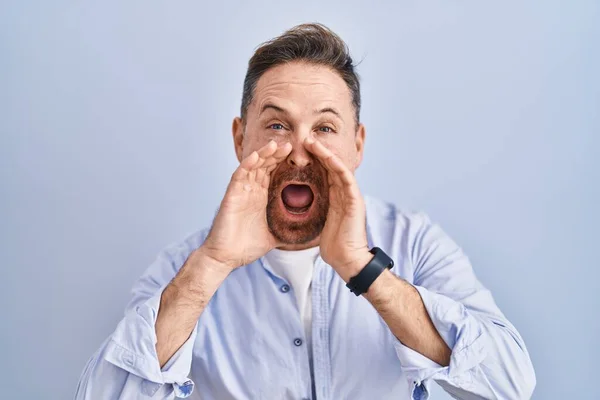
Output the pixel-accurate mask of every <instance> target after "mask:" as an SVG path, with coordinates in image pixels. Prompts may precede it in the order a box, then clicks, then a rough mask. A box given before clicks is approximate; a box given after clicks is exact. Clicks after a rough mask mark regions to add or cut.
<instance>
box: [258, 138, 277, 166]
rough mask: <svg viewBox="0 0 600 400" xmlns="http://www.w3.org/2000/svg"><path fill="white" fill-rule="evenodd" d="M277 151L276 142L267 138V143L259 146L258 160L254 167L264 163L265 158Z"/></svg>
mask: <svg viewBox="0 0 600 400" xmlns="http://www.w3.org/2000/svg"><path fill="white" fill-rule="evenodd" d="M276 151H277V143H276V142H275V141H274V140H269V143H267V144H266V145H264V146H263V147H261V148H260V149H259V150H258V151H257V153H258V157H259V160H258V162H257V163H256V165H254V168H260V167H262V165H263V164H264V162H265V160H267V159H269V158H270V157H271V156H272V155H273V154H275V152H276Z"/></svg>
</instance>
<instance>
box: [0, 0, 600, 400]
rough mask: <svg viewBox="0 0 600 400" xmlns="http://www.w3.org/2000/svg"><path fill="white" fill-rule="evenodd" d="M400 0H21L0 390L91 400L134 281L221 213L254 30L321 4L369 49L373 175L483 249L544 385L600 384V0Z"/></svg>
mask: <svg viewBox="0 0 600 400" xmlns="http://www.w3.org/2000/svg"><path fill="white" fill-rule="evenodd" d="M354 3H356V4H354ZM369 3H370V4H369ZM388 3H392V2H391V1H390V2H380V3H379V2H367V1H364V2H360V3H359V2H348V1H340V2H337V3H327V4H322V3H321V2H320V1H314V2H306V1H302V2H300V1H298V2H294V3H288V4H284V2H281V1H273V2H267V1H261V2H257V1H253V2H242V1H240V2H233V1H229V0H228V1H217V2H210V3H203V2H200V1H195V2H191V1H179V2H160V3H159V2H151V1H129V2H123V1H101V2H96V4H92V3H91V2H76V1H37V2H34V1H16V0H15V1H9V2H3V3H2V5H0V133H1V142H0V179H1V182H2V185H1V196H0V226H1V231H0V234H1V236H0V254H1V255H2V265H1V274H2V275H1V279H0V282H1V283H0V285H1V287H0V289H1V290H0V293H1V294H0V296H1V299H2V319H1V321H2V322H1V329H0V335H1V336H0V344H1V354H2V358H1V360H0V365H1V367H0V369H1V374H0V376H1V379H2V384H1V385H0V390H1V392H0V397H2V398H6V399H9V398H17V397H18V398H19V399H68V398H71V396H72V394H73V393H74V389H75V386H76V383H77V379H78V377H79V374H80V372H81V370H82V368H83V366H84V364H85V362H86V360H87V359H88V357H89V356H90V355H91V354H92V353H93V352H94V351H95V349H96V348H97V347H98V346H99V345H100V343H101V341H102V340H103V339H104V338H106V337H107V336H108V335H109V334H110V333H111V331H112V330H113V329H114V327H115V326H116V323H117V321H118V320H119V319H120V318H121V315H122V312H123V308H124V306H125V304H126V303H127V301H128V298H129V290H130V288H131V286H132V284H133V282H134V281H135V280H136V279H137V277H138V276H139V275H140V274H141V273H142V271H143V270H144V269H145V268H146V266H147V265H148V264H149V263H150V262H151V261H152V260H153V258H154V256H155V255H156V254H157V252H158V251H159V250H160V249H162V248H163V247H164V246H165V245H167V244H169V243H172V242H174V241H178V240H180V239H182V238H183V237H184V236H185V235H187V234H188V233H190V232H192V231H194V230H196V229H199V228H201V227H204V226H206V225H207V224H208V223H209V221H210V218H211V216H212V214H213V212H214V209H215V207H216V206H217V205H218V203H219V201H220V198H221V196H222V194H223V192H224V189H225V186H226V184H227V182H228V179H229V176H230V173H231V172H232V171H233V169H234V168H235V166H236V160H235V158H234V152H233V149H232V141H231V137H230V126H231V119H232V117H233V116H234V115H236V114H237V112H238V108H239V102H240V97H241V89H242V81H243V78H244V73H245V68H246V64H247V61H248V58H249V57H250V56H251V54H252V51H253V49H254V47H255V46H257V45H258V44H259V43H260V42H262V41H264V40H267V39H269V38H271V37H273V36H275V35H277V34H279V33H281V32H282V31H283V30H285V29H287V28H289V27H291V26H293V25H295V24H297V23H301V22H307V21H315V20H318V21H321V22H323V23H325V24H327V25H329V26H330V27H331V28H332V29H334V30H335V31H337V32H338V33H339V34H340V35H341V36H342V37H343V38H344V39H345V40H346V41H347V42H348V43H349V45H350V48H351V50H352V52H353V54H354V56H355V58H356V59H358V60H362V63H361V64H360V66H359V72H360V74H361V76H362V83H363V104H364V107H363V112H362V120H363V122H364V123H365V124H366V126H367V132H368V133H367V144H366V158H365V161H364V164H363V165H362V167H361V168H360V169H359V172H358V178H359V182H360V185H361V188H362V190H363V192H364V193H369V194H372V195H376V196H379V197H383V198H386V199H388V200H391V201H394V202H396V203H398V204H401V205H403V206H405V207H406V208H409V209H418V210H424V211H427V212H428V213H429V214H430V215H431V216H432V218H433V219H434V220H436V221H438V222H440V224H441V225H442V227H444V228H445V230H446V231H447V232H448V233H449V234H450V235H451V236H452V237H453V238H454V239H455V240H456V241H457V242H458V243H460V244H461V245H462V246H463V247H464V248H465V249H466V251H467V253H468V254H469V255H470V256H471V259H472V262H473V264H474V267H475V269H476V272H477V274H478V276H479V277H480V278H481V280H482V281H483V282H484V283H485V284H486V285H487V286H488V287H489V288H490V289H491V290H492V291H493V293H494V295H495V298H496V300H497V302H498V304H499V305H500V307H501V308H502V310H503V311H504V312H505V314H506V315H507V316H508V317H509V318H510V319H511V320H512V321H513V322H514V324H515V325H516V326H517V327H518V328H519V330H520V331H521V333H522V335H523V336H524V338H525V340H526V343H527V344H528V347H529V350H530V353H531V355H532V358H533V361H534V364H535V367H536V371H537V377H538V386H537V390H536V393H535V395H534V398H535V399H566V398H577V399H598V398H600V390H599V389H598V387H597V376H598V373H597V371H598V360H599V359H600V351H599V348H600V345H599V343H598V340H599V339H598V338H599V337H600V323H599V321H598V319H599V316H600V311H599V310H598V308H599V306H600V301H599V298H600V284H599V281H600V273H599V272H598V271H599V268H600V263H599V262H598V247H599V244H598V238H599V236H600V235H599V230H598V229H599V228H598V227H599V226H600V213H599V212H598V206H599V205H600V193H599V186H600V162H599V161H598V156H599V151H600V146H599V144H600V139H599V136H600V117H599V114H600V44H599V43H600V5H599V2H597V1H595V2H593V1H587V2H586V1H572V2H567V1H543V2H542V1H539V2H529V3H528V4H523V2H516V1H515V2H512V1H511V2H505V1H502V2H495V3H494V4H491V2H480V1H470V2H462V3H457V2H449V1H438V2H428V3H425V2H418V1H402V2H396V3H398V4H396V5H391V4H388ZM434 393H435V396H434V398H435V399H445V398H447V396H446V395H445V394H442V391H441V390H439V389H438V390H436V391H435V392H434Z"/></svg>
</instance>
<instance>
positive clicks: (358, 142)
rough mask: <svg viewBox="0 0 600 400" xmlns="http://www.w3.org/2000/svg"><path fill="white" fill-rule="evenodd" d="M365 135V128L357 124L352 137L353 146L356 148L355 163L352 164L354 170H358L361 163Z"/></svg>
mask: <svg viewBox="0 0 600 400" xmlns="http://www.w3.org/2000/svg"><path fill="white" fill-rule="evenodd" d="M366 134H367V132H366V129H365V126H364V125H363V124H359V125H358V129H357V130H356V135H355V136H354V144H355V146H356V161H355V164H354V169H356V168H358V166H359V165H360V164H361V163H362V160H363V153H364V149H365V136H366Z"/></svg>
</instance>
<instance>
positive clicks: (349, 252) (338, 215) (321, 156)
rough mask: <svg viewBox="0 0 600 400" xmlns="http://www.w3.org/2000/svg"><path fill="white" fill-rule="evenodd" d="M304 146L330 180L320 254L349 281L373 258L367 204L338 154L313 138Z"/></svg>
mask: <svg viewBox="0 0 600 400" xmlns="http://www.w3.org/2000/svg"><path fill="white" fill-rule="evenodd" d="M304 147H305V148H306V149H307V150H308V151H309V152H310V153H312V154H313V155H314V156H315V157H316V158H317V159H318V160H319V161H320V162H321V164H322V165H323V167H325V169H326V170H327V178H328V180H329V211H328V213H327V222H326V223H325V226H324V227H323V231H322V232H321V243H320V247H321V257H322V258H323V260H324V261H325V262H326V263H327V264H329V265H331V266H332V267H333V268H334V269H335V270H336V272H337V273H338V274H339V275H340V276H341V278H342V279H344V281H346V282H347V281H348V280H350V278H352V277H353V276H355V275H356V274H358V273H359V272H360V270H361V269H362V268H363V267H364V266H365V265H367V263H368V262H369V261H370V260H371V259H372V258H373V255H372V254H371V253H369V247H368V243H367V227H366V211H365V203H364V200H363V197H362V195H361V194H360V190H359V188H358V183H357V182H356V178H355V177H354V174H352V172H351V171H350V169H348V167H346V165H344V163H343V162H342V160H341V159H340V158H339V157H338V156H336V155H335V154H333V153H332V152H331V151H330V150H329V149H328V148H326V147H325V146H323V144H322V143H321V142H319V141H317V140H315V139H313V138H307V139H305V141H304Z"/></svg>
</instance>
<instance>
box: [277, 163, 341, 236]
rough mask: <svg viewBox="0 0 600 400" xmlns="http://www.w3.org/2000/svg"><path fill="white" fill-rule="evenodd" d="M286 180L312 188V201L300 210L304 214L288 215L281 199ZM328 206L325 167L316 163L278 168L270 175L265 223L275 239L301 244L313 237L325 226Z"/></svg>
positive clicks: (288, 182)
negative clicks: (294, 216)
mask: <svg viewBox="0 0 600 400" xmlns="http://www.w3.org/2000/svg"><path fill="white" fill-rule="evenodd" d="M283 165H285V166H287V165H286V164H283ZM290 184H294V185H307V186H308V187H310V190H311V191H312V196H313V197H312V202H311V203H310V205H309V206H308V209H307V210H306V211H304V213H306V215H305V218H300V219H296V218H292V215H291V214H290V213H289V208H288V207H287V206H286V205H285V202H284V201H283V198H282V191H283V189H285V188H286V187H287V186H288V185H290ZM328 210H329V185H328V183H327V182H326V173H325V170H324V168H323V167H322V166H321V165H320V164H319V163H312V164H309V165H308V166H307V167H304V168H302V169H299V168H287V169H283V170H279V169H278V170H276V171H275V173H274V174H273V176H272V177H271V182H270V184H269V198H268V202H267V225H268V227H269V230H270V231H271V234H272V235H273V236H274V237H275V239H277V240H278V241H280V242H282V243H284V244H305V243H309V242H311V241H312V240H314V239H316V238H317V237H318V236H319V235H320V234H321V231H322V230H323V227H324V226H325V221H326V220H327V212H328ZM304 213H302V214H304Z"/></svg>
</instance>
